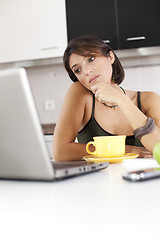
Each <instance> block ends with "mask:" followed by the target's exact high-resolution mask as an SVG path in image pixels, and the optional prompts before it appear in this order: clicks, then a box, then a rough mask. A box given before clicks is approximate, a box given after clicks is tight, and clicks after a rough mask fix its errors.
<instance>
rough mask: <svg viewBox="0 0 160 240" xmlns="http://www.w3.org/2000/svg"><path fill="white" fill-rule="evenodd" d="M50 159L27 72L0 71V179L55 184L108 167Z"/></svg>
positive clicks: (105, 164) (105, 165) (17, 70)
mask: <svg viewBox="0 0 160 240" xmlns="http://www.w3.org/2000/svg"><path fill="white" fill-rule="evenodd" d="M108 164H109V163H108V162H105V163H98V164H95V163H94V162H93V163H87V162H86V161H72V162H56V161H54V160H53V159H51V158H50V155H49V151H48V148H47V146H46V142H45V138H44V134H43V131H42V127H41V124H40V121H39V117H38V114H37V110H36V106H35V103H34V99H33V96H32V92H31V88H30V85H29V81H28V79H27V75H26V71H25V69H23V68H18V69H15V68H13V69H5V70H1V71H0V178H1V179H22V180H55V179H63V178H66V177H70V176H76V175H80V174H83V173H88V172H93V171H97V170H100V169H104V168H106V167H108Z"/></svg>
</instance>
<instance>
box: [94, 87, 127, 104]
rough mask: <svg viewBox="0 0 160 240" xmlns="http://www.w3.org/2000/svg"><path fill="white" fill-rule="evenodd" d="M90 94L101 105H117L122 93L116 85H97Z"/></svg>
mask: <svg viewBox="0 0 160 240" xmlns="http://www.w3.org/2000/svg"><path fill="white" fill-rule="evenodd" d="M91 89H92V92H93V93H94V94H95V97H96V98H97V99H98V101H99V102H101V103H114V104H118V102H119V99H120V98H121V96H122V95H123V92H122V91H121V89H120V88H119V86H118V85H116V84H106V83H97V84H94V85H93V86H92V87H91Z"/></svg>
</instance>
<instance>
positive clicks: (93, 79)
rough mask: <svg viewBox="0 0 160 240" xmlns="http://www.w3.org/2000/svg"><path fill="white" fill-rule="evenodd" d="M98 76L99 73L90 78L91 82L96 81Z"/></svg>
mask: <svg viewBox="0 0 160 240" xmlns="http://www.w3.org/2000/svg"><path fill="white" fill-rule="evenodd" d="M98 77H99V75H97V76H95V77H93V78H91V79H90V80H89V83H90V84H91V83H93V82H95V81H96V80H97V78H98Z"/></svg>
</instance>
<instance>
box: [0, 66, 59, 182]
mask: <svg viewBox="0 0 160 240" xmlns="http://www.w3.org/2000/svg"><path fill="white" fill-rule="evenodd" d="M0 109H1V117H0V142H1V143H0V178H12V179H16V178H17V179H21V178H22V179H46V180H47V179H48V180H49V179H53V178H54V171H53V167H52V163H51V161H50V158H49V154H48V151H47V148H46V144H45V141H44V135H43V132H42V128H41V125H40V121H39V118H38V114H37V111H36V106H35V104H34V99H33V96H32V93H31V89H30V85H29V82H28V79H27V75H26V71H25V70H24V69H23V68H20V69H7V70H2V71H0Z"/></svg>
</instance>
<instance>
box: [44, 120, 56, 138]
mask: <svg viewBox="0 0 160 240" xmlns="http://www.w3.org/2000/svg"><path fill="white" fill-rule="evenodd" d="M41 126H42V129H43V133H44V134H45V135H53V134H54V129H55V126H56V124H55V123H50V124H41Z"/></svg>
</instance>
